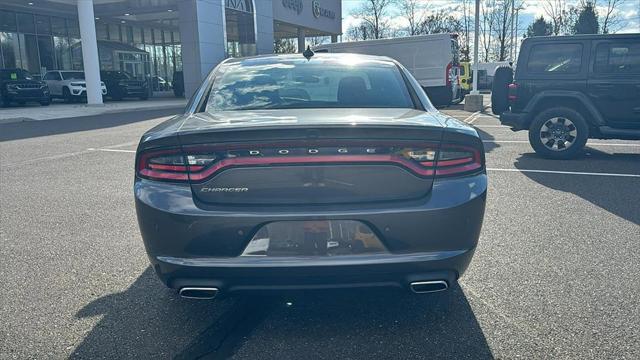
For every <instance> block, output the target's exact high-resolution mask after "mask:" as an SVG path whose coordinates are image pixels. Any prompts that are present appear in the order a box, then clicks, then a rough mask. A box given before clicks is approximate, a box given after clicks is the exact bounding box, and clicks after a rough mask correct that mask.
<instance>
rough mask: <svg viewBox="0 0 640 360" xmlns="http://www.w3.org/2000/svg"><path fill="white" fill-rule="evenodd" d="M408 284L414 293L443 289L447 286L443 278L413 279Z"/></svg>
mask: <svg viewBox="0 0 640 360" xmlns="http://www.w3.org/2000/svg"><path fill="white" fill-rule="evenodd" d="M409 286H410V287H411V291H413V292H414V293H416V294H426V293H432V292H438V291H445V290H447V289H448V288H449V284H448V283H447V282H446V281H444V280H433V281H415V282H412V283H411V284H410V285H409Z"/></svg>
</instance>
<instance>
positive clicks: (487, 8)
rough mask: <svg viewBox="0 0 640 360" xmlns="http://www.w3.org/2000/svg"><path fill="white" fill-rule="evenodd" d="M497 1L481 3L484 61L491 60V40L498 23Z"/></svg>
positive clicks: (490, 0)
mask: <svg viewBox="0 0 640 360" xmlns="http://www.w3.org/2000/svg"><path fill="white" fill-rule="evenodd" d="M495 7H496V1H495V0H486V1H484V2H482V3H481V7H480V13H481V14H480V16H481V20H480V34H479V35H480V36H481V39H480V42H481V43H482V48H483V49H482V50H483V51H484V54H483V56H484V61H485V62H489V58H490V57H491V52H492V50H493V49H492V48H491V40H492V39H493V32H494V28H495V25H496V14H495V13H496V11H495Z"/></svg>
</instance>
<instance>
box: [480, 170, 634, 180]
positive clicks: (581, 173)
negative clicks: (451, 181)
mask: <svg viewBox="0 0 640 360" xmlns="http://www.w3.org/2000/svg"><path fill="white" fill-rule="evenodd" d="M487 171H503V172H520V173H541V174H562V175H591V176H614V177H631V178H640V175H637V174H616V173H595V172H581V171H555V170H533V169H498V168H487Z"/></svg>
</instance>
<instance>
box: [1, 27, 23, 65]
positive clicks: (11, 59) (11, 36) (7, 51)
mask: <svg viewBox="0 0 640 360" xmlns="http://www.w3.org/2000/svg"><path fill="white" fill-rule="evenodd" d="M0 49H1V50H2V60H3V63H4V64H0V65H2V66H3V67H5V68H19V67H22V65H21V64H20V56H19V55H20V45H19V43H18V34H16V33H10V32H0Z"/></svg>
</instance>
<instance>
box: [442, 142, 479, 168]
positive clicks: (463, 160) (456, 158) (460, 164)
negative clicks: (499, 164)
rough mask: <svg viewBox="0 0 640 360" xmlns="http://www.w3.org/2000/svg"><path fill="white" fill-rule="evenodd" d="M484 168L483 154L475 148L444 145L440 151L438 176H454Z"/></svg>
mask: <svg viewBox="0 0 640 360" xmlns="http://www.w3.org/2000/svg"><path fill="white" fill-rule="evenodd" d="M480 169H482V156H481V154H480V151H478V150H477V149H474V148H469V147H464V146H456V145H444V146H442V147H441V148H440V151H438V160H437V161H436V169H435V170H436V176H454V175H463V174H468V173H473V172H477V171H478V170H480Z"/></svg>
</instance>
